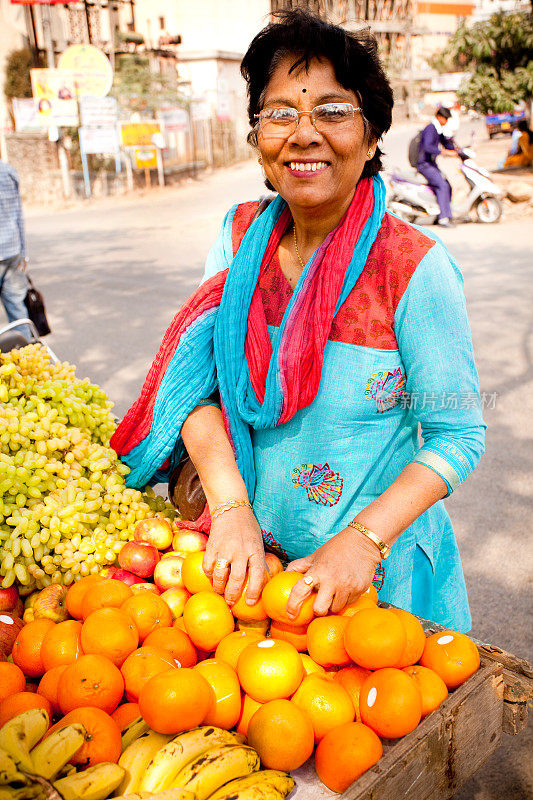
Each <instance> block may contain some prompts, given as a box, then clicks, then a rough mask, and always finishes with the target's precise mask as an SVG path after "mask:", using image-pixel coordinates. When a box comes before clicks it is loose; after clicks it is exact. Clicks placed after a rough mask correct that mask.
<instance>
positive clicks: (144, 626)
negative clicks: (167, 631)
mask: <svg viewBox="0 0 533 800" xmlns="http://www.w3.org/2000/svg"><path fill="white" fill-rule="evenodd" d="M121 609H122V611H125V612H126V614H128V615H129V616H130V617H131V618H132V620H133V621H134V623H135V625H136V627H137V630H138V631H139V641H141V642H144V640H145V639H146V637H147V636H148V634H149V633H152V631H155V630H156V629H157V628H170V626H171V625H172V614H171V611H170V608H169V607H168V606H167V604H166V603H165V601H164V600H162V599H161V597H160V596H159V595H158V594H153V592H142V593H141V594H137V595H133V597H129V598H128V599H127V600H126V602H124V603H122V605H121Z"/></svg>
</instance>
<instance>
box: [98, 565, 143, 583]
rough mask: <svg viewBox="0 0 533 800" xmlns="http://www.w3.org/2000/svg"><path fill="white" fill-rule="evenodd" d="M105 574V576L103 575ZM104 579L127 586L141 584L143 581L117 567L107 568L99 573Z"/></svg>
mask: <svg viewBox="0 0 533 800" xmlns="http://www.w3.org/2000/svg"><path fill="white" fill-rule="evenodd" d="M104 572H105V575H104ZM100 574H101V575H102V576H103V577H104V578H111V579H112V580H114V581H122V583H125V584H126V585H127V586H133V584H134V583H142V582H143V579H142V578H139V577H138V576H137V575H134V574H133V572H128V571H127V570H125V569H119V568H118V567H107V569H104V570H102V572H101V573H100Z"/></svg>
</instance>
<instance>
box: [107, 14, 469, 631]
mask: <svg viewBox="0 0 533 800" xmlns="http://www.w3.org/2000/svg"><path fill="white" fill-rule="evenodd" d="M242 73H243V75H244V77H245V79H246V80H247V83H248V92H249V109H248V110H249V119H250V124H251V125H252V131H251V137H250V138H251V142H252V143H253V144H254V145H255V146H256V147H257V149H258V154H259V161H260V163H261V164H262V167H263V170H264V173H265V176H266V179H267V185H268V186H269V187H270V188H273V189H274V191H275V192H276V193H277V195H276V196H275V198H274V200H273V201H272V202H271V203H270V205H269V206H268V207H267V208H266V210H264V211H263V212H262V213H261V214H259V215H258V214H257V210H258V203H257V202H256V203H245V204H243V205H239V206H237V207H234V208H232V209H231V210H230V211H229V212H228V214H227V216H226V219H225V221H224V224H223V227H222V231H221V234H220V236H219V239H218V240H217V242H216V243H215V245H214V247H213V249H212V250H211V252H210V255H209V258H208V262H207V269H206V276H205V281H204V283H203V284H202V286H201V287H200V289H198V290H197V292H196V293H195V294H194V295H193V296H192V298H191V299H190V300H189V301H188V302H187V303H186V304H185V306H184V307H183V308H182V309H181V310H180V312H179V313H178V315H177V316H176V318H175V319H174V322H173V323H172V325H171V327H170V328H169V330H168V331H167V334H166V336H165V339H164V340H163V344H162V346H161V349H160V352H159V354H158V356H157V358H156V361H155V362H154V364H153V366H152V369H151V371H150V373H149V375H148V378H147V380H146V383H145V386H144V389H143V393H142V395H141V397H140V398H139V400H138V401H137V402H136V404H135V405H134V406H133V408H132V409H130V411H129V412H128V415H127V416H126V418H125V420H124V421H123V422H122V424H121V426H119V428H118V430H117V432H116V434H115V437H114V439H113V441H112V444H113V446H114V447H115V448H116V449H117V451H118V452H119V453H120V454H122V455H123V458H124V460H125V461H126V462H127V463H128V464H130V466H131V467H132V472H131V474H130V476H129V481H130V483H131V484H132V485H138V486H141V485H144V483H146V481H147V480H148V479H152V478H153V479H154V480H157V479H160V478H161V477H164V476H165V475H168V471H169V469H172V467H173V465H175V464H176V463H177V461H178V460H179V458H180V456H181V454H182V452H183V447H184V446H185V448H186V449H187V451H188V453H189V455H190V456H191V458H192V460H193V462H194V464H195V466H196V468H197V470H198V473H199V476H200V479H201V482H202V485H203V488H204V491H205V494H206V497H207V501H208V505H209V509H210V512H211V533H210V538H209V543H208V546H207V550H206V554H205V559H204V568H205V570H206V572H207V573H208V574H209V575H210V576H211V577H212V580H213V584H214V587H215V589H216V591H218V592H224V591H225V594H226V598H227V600H228V601H229V602H230V603H231V602H234V601H235V599H237V597H239V596H240V594H241V592H242V590H243V587H244V585H245V581H246V580H247V581H248V584H247V588H246V595H245V596H246V599H247V601H248V602H249V603H253V602H255V601H256V599H257V597H258V595H259V593H260V591H261V586H262V581H263V571H264V568H265V560H264V546H265V545H266V546H267V548H269V549H272V550H274V551H275V552H277V553H278V554H279V555H282V556H283V557H285V558H286V559H287V560H289V561H290V562H291V563H290V564H289V569H293V570H296V571H299V572H302V573H303V574H304V577H303V578H302V579H301V580H300V581H298V583H297V584H296V585H295V587H294V589H293V592H292V595H291V598H290V601H289V606H288V609H289V612H290V613H291V614H292V616H295V615H296V613H297V610H298V607H299V605H300V604H301V602H302V601H303V599H304V598H305V597H307V596H308V595H309V594H310V593H311V592H312V591H315V592H316V593H317V594H316V598H315V601H314V609H315V611H316V613H317V614H326V613H327V612H328V610H330V609H331V610H332V611H334V612H335V611H338V610H340V609H341V608H342V607H343V606H344V605H345V604H346V603H348V602H350V601H352V600H354V599H355V598H357V597H358V596H359V594H360V593H361V592H363V591H364V590H365V589H366V588H367V587H368V585H369V584H370V582H371V581H372V579H373V578H374V575H376V579H375V580H376V582H377V583H382V584H383V585H382V589H381V593H380V597H381V598H382V599H384V600H387V601H389V602H392V603H395V604H396V605H399V606H402V607H404V608H406V609H410V610H412V611H414V612H416V613H419V614H421V615H423V616H425V617H429V618H431V619H434V620H438V621H439V622H442V623H444V624H446V625H451V626H452V627H454V628H455V629H457V630H468V629H469V627H470V616H469V611H468V602H467V598H466V590H465V586H464V579H463V573H462V569H461V564H460V560H459V555H458V551H457V545H456V543H455V539H454V535H453V530H452V528H451V524H450V521H449V518H448V516H447V513H446V511H445V509H444V506H443V504H442V502H441V501H442V498H443V497H445V496H447V495H448V494H450V492H451V491H453V490H454V489H455V488H456V487H457V486H458V485H459V484H460V483H461V482H462V481H463V480H464V479H465V478H466V477H467V475H468V474H469V473H470V472H471V470H472V469H473V468H474V466H475V465H476V464H477V461H478V460H479V457H480V455H481V452H482V450H483V430H484V425H483V421H482V417H481V413H480V403H479V394H478V381H477V374H476V369H475V365H474V359H473V353H472V344H471V338H470V331H469V327H468V322H467V317H466V311H465V301H464V297H463V293H462V288H461V287H462V280H461V275H460V272H459V270H458V268H457V267H456V265H455V264H454V263H453V261H452V260H451V258H450V256H449V254H448V253H447V251H446V250H445V248H444V247H443V246H442V245H441V244H440V243H439V242H435V241H434V240H433V239H430V238H429V237H428V236H427V235H425V234H423V233H421V232H420V231H418V230H417V229H415V228H413V227H412V226H409V225H407V224H406V223H404V222H401V221H400V220H398V219H396V218H394V217H392V216H391V215H389V214H387V213H385V211H384V194H385V191H384V184H383V182H382V180H381V178H380V177H379V175H378V172H379V170H380V168H381V151H380V149H379V147H378V145H377V142H378V140H379V139H380V137H381V136H382V135H383V133H384V132H385V131H386V130H388V128H389V126H390V122H391V109H392V103H393V101H392V92H391V89H390V86H389V84H388V82H387V79H386V78H385V75H384V73H383V71H382V68H381V66H380V64H379V61H378V58H377V50H376V44H375V40H374V39H372V38H371V37H369V36H366V35H365V36H362V35H357V36H355V35H351V34H348V33H346V32H345V31H343V30H342V29H340V28H338V27H335V26H332V25H329V24H327V23H325V22H324V21H322V20H320V19H318V18H316V17H314V16H313V15H311V14H309V13H307V12H304V11H300V10H297V11H292V12H287V13H284V14H282V15H281V16H280V17H279V21H278V22H275V23H274V24H271V25H269V26H267V27H266V28H265V29H264V30H263V31H261V32H260V33H259V34H258V35H257V36H256V38H255V39H254V40H253V42H252V44H251V45H250V48H249V50H248V52H247V54H246V56H245V58H244V60H243V63H242ZM254 216H255V219H254ZM215 390H218V391H219V393H220V398H221V403H222V411H221V410H220V409H219V408H218V407H217V406H216V403H215V402H214V401H212V400H210V399H209V396H210V395H211V394H212V393H213V391H215ZM205 398H208V399H205ZM419 424H420V425H421V429H422V436H423V439H424V444H423V446H422V447H420V445H419V441H418V427H419ZM163 462H165V463H163ZM154 473H155V474H154ZM376 541H377V544H376ZM389 548H391V550H392V552H391V554H390V558H388V559H387V560H386V561H384V559H385V558H386V557H387V556H388V554H389V553H388V550H389ZM382 562H384V565H383V563H382Z"/></svg>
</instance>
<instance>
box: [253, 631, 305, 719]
mask: <svg viewBox="0 0 533 800" xmlns="http://www.w3.org/2000/svg"><path fill="white" fill-rule="evenodd" d="M237 675H238V676H239V680H240V682H241V686H242V688H243V689H244V691H245V692H246V694H249V695H250V697H253V699H254V700H257V702H258V703H267V702H268V701H269V700H279V699H282V698H285V697H290V696H291V694H293V692H295V691H296V689H297V688H298V686H299V685H300V683H301V682H302V679H303V677H304V675H305V670H304V667H303V664H302V659H301V658H300V654H299V652H298V650H296V648H295V647H293V645H292V644H289V642H280V641H276V640H275V639H260V640H259V641H258V642H252V644H249V645H248V647H245V648H244V650H243V651H242V653H241V654H240V656H239V660H238V662H237Z"/></svg>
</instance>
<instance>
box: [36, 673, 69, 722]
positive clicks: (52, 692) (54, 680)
mask: <svg viewBox="0 0 533 800" xmlns="http://www.w3.org/2000/svg"><path fill="white" fill-rule="evenodd" d="M67 667H68V664H61V665H60V666H59V667H52V669H49V670H48V671H47V672H45V673H44V675H43V677H42V678H41V680H40V681H39V686H38V687H37V694H40V695H42V696H43V697H46V699H47V700H49V701H50V704H51V706H52V711H53V712H54V716H55V717H58V716H61V709H60V708H59V701H58V699H57V693H58V691H59V683H60V681H61V676H62V675H63V673H64V671H65V670H66V668H67Z"/></svg>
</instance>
